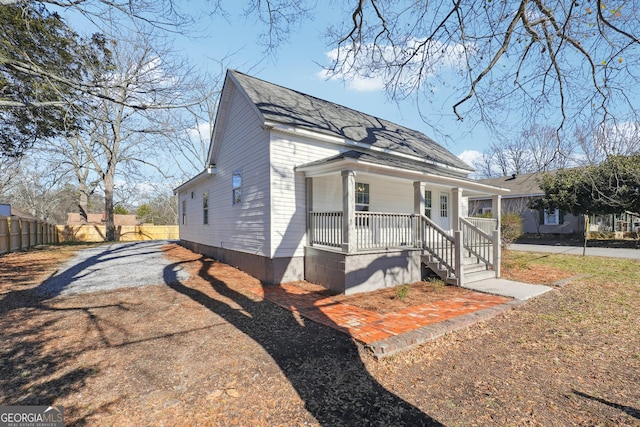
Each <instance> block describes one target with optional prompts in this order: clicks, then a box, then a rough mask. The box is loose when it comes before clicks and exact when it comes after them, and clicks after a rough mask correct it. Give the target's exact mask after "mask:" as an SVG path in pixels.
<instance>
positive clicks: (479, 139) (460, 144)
mask: <svg viewBox="0 0 640 427" xmlns="http://www.w3.org/2000/svg"><path fill="white" fill-rule="evenodd" d="M225 3H226V4H225V6H224V7H225V8H227V9H226V10H227V12H228V18H227V19H224V18H222V17H220V16H213V17H208V16H204V14H203V15H202V16H203V18H202V20H201V27H200V28H201V31H202V32H203V34H204V35H203V36H202V37H200V38H198V39H194V40H187V39H185V38H180V39H178V40H176V48H178V49H180V50H183V51H184V53H185V54H186V55H187V56H188V57H189V58H190V60H191V61H193V62H194V63H196V64H198V65H199V66H200V67H202V68H209V69H210V70H211V71H214V72H215V71H217V70H218V68H219V64H218V63H216V61H219V60H222V59H223V58H227V59H226V60H225V65H227V66H229V67H230V68H235V69H237V70H239V71H242V72H245V73H248V74H251V75H253V76H255V77H258V78H261V79H264V80H267V81H269V82H272V83H275V84H279V85H282V86H285V87H288V88H291V89H294V90H297V91H300V92H303V93H307V94H310V95H313V96H316V97H319V98H322V99H326V100H328V101H331V102H335V103H338V104H342V105H345V106H347V107H350V108H353V109H356V110H359V111H362V112H365V113H367V114H371V115H374V116H377V117H380V118H384V119H387V120H390V121H392V122H395V123H397V124H401V125H403V126H406V127H408V128H411V129H415V130H419V131H421V132H423V133H425V134H427V135H429V136H431V137H432V138H433V139H435V140H436V141H437V142H439V143H440V144H442V145H444V146H445V147H446V148H447V149H448V150H450V151H451V152H452V153H454V154H456V155H462V154H463V153H465V152H467V153H465V155H464V156H462V157H463V159H464V160H467V161H470V159H471V158H472V157H473V154H476V155H478V154H479V152H481V151H483V150H484V149H485V148H487V146H488V144H489V142H490V137H489V136H488V134H487V132H486V131H484V129H482V126H481V124H480V125H478V123H477V121H474V120H473V118H472V117H470V118H469V119H468V120H466V121H465V122H462V123H461V122H459V121H457V120H456V118H455V117H454V115H453V111H452V109H451V105H452V104H453V103H454V101H453V100H452V99H451V98H450V97H451V93H446V91H439V92H436V93H435V94H434V95H433V99H430V100H429V101H428V102H427V101H426V100H423V101H422V102H421V105H420V108H421V109H422V111H423V113H427V116H428V122H429V123H425V121H423V119H422V118H421V117H420V114H419V113H418V111H417V108H416V104H415V100H410V99H409V100H406V101H401V102H397V103H396V102H393V101H390V100H389V99H388V96H387V95H386V93H385V91H384V89H383V88H380V87H379V85H375V84H371V82H351V84H345V83H344V82H343V81H341V80H331V81H328V80H327V79H326V78H325V77H323V76H322V74H321V71H322V67H321V65H326V64H328V63H329V59H328V56H327V53H328V52H329V51H330V50H331V49H332V47H331V46H328V45H327V40H326V39H325V37H324V31H325V29H326V27H327V26H328V25H330V24H331V23H334V24H335V23H337V22H338V20H337V19H336V18H335V17H334V16H335V15H336V14H338V13H341V12H339V11H336V10H334V9H335V8H336V7H340V6H339V5H336V4H334V3H332V2H326V3H325V4H326V6H321V7H319V8H318V10H317V13H316V16H315V18H314V19H313V21H310V22H309V21H307V22H305V23H304V25H302V26H301V27H300V28H299V29H297V30H294V31H293V32H292V34H291V35H290V40H289V42H286V43H283V44H282V45H281V46H280V47H279V48H278V50H277V51H276V53H275V55H274V56H273V57H266V56H265V55H264V47H263V46H260V45H259V44H258V43H257V42H256V40H257V38H258V37H259V35H260V32H261V31H264V30H265V28H266V26H265V25H264V24H262V23H260V22H258V21H257V19H256V17H255V16H251V17H249V18H245V17H244V16H242V15H243V14H242V9H241V5H242V4H244V2H237V3H238V5H237V6H235V9H231V8H232V7H234V6H231V5H230V3H231V2H225ZM190 4H193V3H190ZM196 4H197V3H196ZM194 5H195V4H194ZM198 7H201V8H202V10H203V11H206V10H207V5H206V4H201V5H199V6H198ZM358 83H361V84H360V85H358ZM363 86H364V87H366V88H367V89H366V90H365V89H363ZM474 125H475V127H474ZM470 155H471V156H470Z"/></svg>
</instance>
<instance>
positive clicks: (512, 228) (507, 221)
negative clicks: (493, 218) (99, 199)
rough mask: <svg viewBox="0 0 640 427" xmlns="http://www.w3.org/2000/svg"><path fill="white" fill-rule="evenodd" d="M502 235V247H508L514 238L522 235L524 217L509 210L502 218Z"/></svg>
mask: <svg viewBox="0 0 640 427" xmlns="http://www.w3.org/2000/svg"><path fill="white" fill-rule="evenodd" d="M500 235H501V236H502V248H505V249H506V248H507V247H508V246H509V245H510V244H511V243H513V241H514V240H516V239H517V238H518V237H520V236H522V218H521V217H520V215H518V214H517V213H514V212H509V213H506V214H504V215H502V217H501V218H500Z"/></svg>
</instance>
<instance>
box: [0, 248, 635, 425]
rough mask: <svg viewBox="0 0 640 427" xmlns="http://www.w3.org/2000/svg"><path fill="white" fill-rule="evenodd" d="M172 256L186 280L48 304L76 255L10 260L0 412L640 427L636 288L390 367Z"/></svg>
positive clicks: (391, 362) (483, 327) (521, 317)
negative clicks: (40, 294) (42, 286)
mask: <svg viewBox="0 0 640 427" xmlns="http://www.w3.org/2000/svg"><path fill="white" fill-rule="evenodd" d="M165 249H166V254H167V256H168V257H170V259H171V260H172V262H173V263H174V265H175V266H178V265H180V266H182V267H183V268H186V269H188V270H189V271H191V272H192V277H191V278H190V279H189V280H186V281H182V282H180V281H177V280H176V281H171V282H170V283H167V284H161V286H148V287H145V288H138V289H128V290H119V291H112V292H101V293H95V294H84V295H77V296H70V297H64V298H61V297H59V298H55V299H51V300H42V299H37V298H29V295H30V293H29V288H33V287H37V286H38V284H39V283H40V282H41V281H42V280H43V279H44V278H46V277H47V276H48V275H50V274H51V273H52V272H53V271H55V269H56V266H57V265H58V264H59V263H60V262H62V261H63V260H64V259H67V258H68V257H69V256H70V253H67V252H65V249H61V248H59V247H55V248H52V249H45V250H41V251H36V252H30V253H19V254H11V255H7V256H2V257H0V314H1V316H0V328H1V329H0V330H1V331H2V332H1V339H0V357H1V360H2V362H3V363H2V366H1V367H0V404H2V405H18V404H20V405H33V404H57V405H64V407H65V417H66V420H67V425H220V426H232V425H238V426H245V425H252V426H291V425H327V426H328V425H331V426H340V425H412V426H413V425H469V426H473V425H545V426H546V425H616V426H617V425H628V426H632V425H640V405H639V404H638V402H640V389H639V388H638V384H639V383H640V376H639V375H640V374H638V373H639V372H640V353H638V348H640V334H638V328H637V325H638V324H640V313H639V311H638V310H637V301H638V300H639V298H640V291H639V290H638V289H637V288H638V286H637V284H636V285H635V287H634V285H623V284H620V283H604V284H601V285H599V286H598V287H597V288H595V289H594V287H593V285H592V284H590V283H588V282H587V281H582V280H578V281H575V282H572V283H570V284H569V285H567V286H565V287H563V288H561V289H558V290H556V291H554V292H551V293H548V294H545V295H543V296H541V297H539V298H536V299H535V300H532V301H529V302H528V303H527V304H525V305H522V306H519V307H518V309H516V310H512V311H509V312H506V313H505V314H503V315H500V316H498V317H496V318H494V319H492V320H491V321H489V322H485V323H482V324H478V325H475V326H473V327H471V328H469V329H466V330H463V331H458V332H455V333H452V334H450V335H447V336H445V337H442V338H440V339H438V340H437V341H435V342H432V343H428V344H425V345H423V346H420V347H419V348H417V349H415V350H412V351H409V352H406V353H402V354H399V355H397V356H393V357H391V358H389V359H383V360H380V361H379V360H377V359H375V358H374V357H372V356H370V355H369V354H368V353H367V352H366V351H364V350H363V348H362V347H360V346H359V345H357V344H356V343H354V342H353V340H351V339H350V338H349V337H347V336H346V335H345V334H342V333H339V332H336V331H334V330H332V329H330V328H327V327H324V326H321V325H318V324H315V323H313V322H300V319H296V318H295V316H293V315H292V313H291V312H288V311H286V310H283V309H281V308H279V307H277V306H275V305H274V304H271V303H269V302H266V301H262V300H261V299H260V298H258V297H256V296H255V295H254V294H252V293H250V292H248V291H247V289H248V288H250V287H252V286H255V285H256V281H255V279H253V278H251V277H249V276H247V275H246V274H244V273H242V272H240V271H238V270H237V269H235V268H232V267H230V266H227V265H224V264H221V263H218V262H215V261H212V260H209V259H206V258H203V257H201V256H199V255H196V254H193V253H191V252H189V251H187V250H186V249H184V248H181V247H177V246H170V247H166V248H165ZM529 267H530V268H531V266H529ZM533 268H535V266H534V267H533ZM168 277H171V275H168ZM554 277H555V276H554ZM410 294H411V291H409V295H410ZM439 423H442V424H439Z"/></svg>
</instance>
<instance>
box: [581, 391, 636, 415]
mask: <svg viewBox="0 0 640 427" xmlns="http://www.w3.org/2000/svg"><path fill="white" fill-rule="evenodd" d="M573 394H575V395H576V396H580V397H584V398H585V399H590V400H593V401H596V402H600V403H602V404H603V405H607V406H610V407H612V408H615V409H619V410H620V411H622V412H624V413H625V414H628V415H629V416H631V417H633V418H637V419H639V420H640V409H638V408H633V407H631V406H626V405H620V404H619V403H614V402H609V401H608V400H605V399H601V398H599V397H595V396H591V395H589V394H587V393H582V392H581V391H577V390H573Z"/></svg>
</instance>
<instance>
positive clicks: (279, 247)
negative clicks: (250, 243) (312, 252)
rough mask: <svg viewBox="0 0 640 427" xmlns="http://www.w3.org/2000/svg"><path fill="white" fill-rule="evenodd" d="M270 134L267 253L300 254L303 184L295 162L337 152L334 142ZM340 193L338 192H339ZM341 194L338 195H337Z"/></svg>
mask: <svg viewBox="0 0 640 427" xmlns="http://www.w3.org/2000/svg"><path fill="white" fill-rule="evenodd" d="M292 138H293V137H291V138H289V137H285V136H284V135H282V134H275V133H274V134H273V135H272V140H271V171H270V175H271V191H272V194H271V224H272V226H271V230H272V231H271V243H272V248H271V256H272V257H273V258H277V257H289V256H303V255H304V244H305V242H306V228H307V225H306V224H307V221H306V187H305V186H306V184H305V177H304V174H303V173H300V172H298V173H296V172H295V171H294V168H295V166H297V165H302V164H305V163H309V162H312V161H315V160H320V159H323V158H327V157H330V156H333V155H336V154H338V153H339V152H340V151H339V149H338V147H337V146H335V145H333V144H328V143H319V142H315V141H311V140H307V139H300V140H293V139H292ZM340 194H342V193H340ZM340 197H342V196H340Z"/></svg>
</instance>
